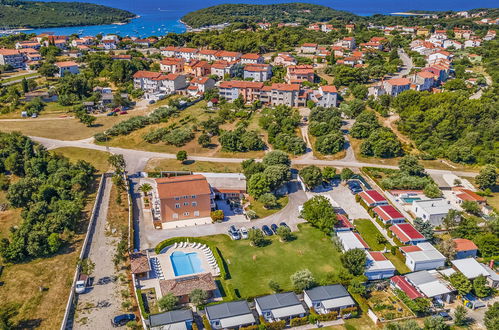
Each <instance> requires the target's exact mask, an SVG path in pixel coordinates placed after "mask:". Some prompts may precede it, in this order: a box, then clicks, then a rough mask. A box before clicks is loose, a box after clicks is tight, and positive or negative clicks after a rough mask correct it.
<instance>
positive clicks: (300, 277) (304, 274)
mask: <svg viewBox="0 0 499 330" xmlns="http://www.w3.org/2000/svg"><path fill="white" fill-rule="evenodd" d="M291 284H292V285H293V288H294V290H295V291H296V292H302V291H303V290H307V289H310V288H312V287H313V286H314V285H315V278H314V275H313V274H312V272H311V271H310V270H308V269H302V270H299V271H297V272H296V273H294V274H293V275H291Z"/></svg>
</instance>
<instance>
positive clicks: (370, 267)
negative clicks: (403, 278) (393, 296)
mask: <svg viewBox="0 0 499 330" xmlns="http://www.w3.org/2000/svg"><path fill="white" fill-rule="evenodd" d="M366 256H367V260H366V270H365V271H364V275H365V276H366V277H367V279H368V280H370V281H373V280H382V279H385V278H390V277H392V276H394V275H395V270H396V268H395V266H394V265H393V264H392V262H391V261H390V260H388V259H387V258H386V257H385V256H384V255H383V253H381V252H374V251H366Z"/></svg>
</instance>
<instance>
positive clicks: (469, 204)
mask: <svg viewBox="0 0 499 330" xmlns="http://www.w3.org/2000/svg"><path fill="white" fill-rule="evenodd" d="M461 207H462V208H463V210H465V211H466V212H468V213H471V214H473V215H480V213H481V211H480V205H478V203H477V202H473V201H464V202H463V203H462V204H461Z"/></svg>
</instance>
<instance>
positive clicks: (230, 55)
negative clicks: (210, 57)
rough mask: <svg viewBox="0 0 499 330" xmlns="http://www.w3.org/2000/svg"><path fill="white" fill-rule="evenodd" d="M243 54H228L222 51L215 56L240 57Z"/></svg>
mask: <svg viewBox="0 0 499 330" xmlns="http://www.w3.org/2000/svg"><path fill="white" fill-rule="evenodd" d="M240 55H241V53H238V52H228V51H226V50H221V51H219V52H217V53H216V54H215V56H217V57H238V56H240Z"/></svg>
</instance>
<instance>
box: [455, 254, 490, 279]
mask: <svg viewBox="0 0 499 330" xmlns="http://www.w3.org/2000/svg"><path fill="white" fill-rule="evenodd" d="M451 263H452V266H453V267H454V268H455V269H456V270H458V271H459V272H461V273H462V274H463V275H464V276H466V278H467V279H468V280H474V279H475V278H477V277H479V276H485V277H488V276H489V273H488V272H487V271H486V270H485V268H483V265H482V264H481V263H479V262H478V261H476V259H475V258H465V259H457V260H452V261H451Z"/></svg>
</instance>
